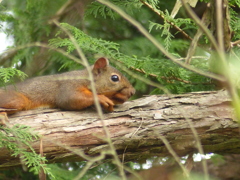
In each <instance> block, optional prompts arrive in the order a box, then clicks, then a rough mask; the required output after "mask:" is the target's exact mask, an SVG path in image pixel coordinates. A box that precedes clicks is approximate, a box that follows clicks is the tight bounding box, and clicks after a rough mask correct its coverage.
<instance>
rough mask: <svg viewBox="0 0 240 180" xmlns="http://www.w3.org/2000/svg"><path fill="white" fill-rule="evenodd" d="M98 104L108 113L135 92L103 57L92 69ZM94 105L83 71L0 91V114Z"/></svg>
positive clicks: (26, 82) (46, 77)
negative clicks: (44, 107) (41, 108)
mask: <svg viewBox="0 0 240 180" xmlns="http://www.w3.org/2000/svg"><path fill="white" fill-rule="evenodd" d="M91 69H92V74H93V78H94V83H95V87H96V91H97V97H98V100H99V103H100V104H101V105H102V107H103V108H104V109H105V110H107V111H110V112H111V111H113V106H114V105H115V104H122V103H124V102H125V101H126V100H128V99H129V98H130V97H131V96H132V95H133V94H134V93H135V89H134V88H133V86H132V85H131V84H130V83H129V81H128V80H127V78H126V77H124V76H123V75H122V74H121V73H120V72H119V71H118V70H117V69H115V68H113V67H112V66H110V65H109V61H108V59H106V58H103V57H102V58H99V59H98V60H96V62H95V63H94V65H92V66H91ZM93 104H94V96H93V93H92V90H91V87H90V80H88V72H87V70H86V69H84V70H78V71H70V72H65V73H62V74H55V75H48V76H40V77H35V78H31V79H27V80H26V81H23V82H19V83H16V84H15V85H9V86H6V87H4V88H1V89H0V112H2V113H5V115H6V114H13V113H15V112H17V111H23V110H29V109H34V108H37V107H41V106H47V107H50V108H60V109H63V110H82V109H85V108H87V107H89V106H91V105H93Z"/></svg>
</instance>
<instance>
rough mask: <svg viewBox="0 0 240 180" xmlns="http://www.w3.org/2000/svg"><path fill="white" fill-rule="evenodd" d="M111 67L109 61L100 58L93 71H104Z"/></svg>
mask: <svg viewBox="0 0 240 180" xmlns="http://www.w3.org/2000/svg"><path fill="white" fill-rule="evenodd" d="M108 65H109V61H108V59H107V58H104V57H101V58H99V59H98V60H97V61H96V62H95V63H94V65H93V69H95V70H97V69H103V68H105V67H107V66H108Z"/></svg>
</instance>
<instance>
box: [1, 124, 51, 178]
mask: <svg viewBox="0 0 240 180" xmlns="http://www.w3.org/2000/svg"><path fill="white" fill-rule="evenodd" d="M38 138H39V136H38V135H37V134H35V133H33V130H32V129H31V128H29V127H28V126H24V125H14V126H13V127H11V128H8V127H1V128H0V148H7V149H9V151H11V152H12V156H15V157H18V156H19V157H20V159H21V160H22V162H24V163H25V165H26V166H27V167H28V168H29V169H30V172H33V173H34V174H38V172H39V171H40V169H41V168H43V170H44V171H45V172H46V173H48V174H50V175H51V172H50V171H49V170H50V169H49V168H47V167H46V164H45V162H46V159H45V157H41V155H40V154H37V153H36V152H35V151H34V149H33V148H32V147H31V145H30V143H31V142H33V141H35V140H37V139H38Z"/></svg>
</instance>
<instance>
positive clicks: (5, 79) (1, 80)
mask: <svg viewBox="0 0 240 180" xmlns="http://www.w3.org/2000/svg"><path fill="white" fill-rule="evenodd" d="M26 76H27V75H26V74H25V73H23V72H22V71H20V70H17V69H15V68H0V85H4V84H6V83H9V82H11V80H12V79H13V78H16V77H17V78H20V79H21V80H23V79H25V78H26Z"/></svg>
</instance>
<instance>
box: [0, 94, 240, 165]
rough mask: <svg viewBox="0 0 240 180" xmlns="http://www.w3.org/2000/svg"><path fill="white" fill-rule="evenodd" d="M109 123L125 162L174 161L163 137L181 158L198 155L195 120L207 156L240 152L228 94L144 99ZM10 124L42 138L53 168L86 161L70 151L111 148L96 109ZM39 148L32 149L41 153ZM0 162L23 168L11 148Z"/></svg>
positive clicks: (24, 117)
mask: <svg viewBox="0 0 240 180" xmlns="http://www.w3.org/2000/svg"><path fill="white" fill-rule="evenodd" d="M104 118H105V119H104V122H105V124H106V125H107V127H108V130H109V132H110V135H111V139H112V140H113V143H114V146H115V148H116V150H117V152H118V154H119V157H120V158H121V157H122V156H123V154H124V159H125V161H129V160H142V159H146V158H148V157H150V156H153V155H154V156H168V155H169V151H168V149H167V148H166V146H165V145H164V143H163V142H162V140H161V138H160V135H162V136H164V137H165V138H166V139H167V140H168V141H169V143H170V145H171V146H172V148H173V149H174V151H175V152H176V153H177V154H178V155H179V156H183V155H187V154H188V153H192V152H196V153H197V152H198V149H197V148H196V139H195V138H194V136H193V133H192V131H191V129H190V126H189V123H188V122H189V121H188V120H190V121H192V124H193V127H194V128H195V129H196V131H197V133H198V136H199V138H200V140H201V144H202V147H203V149H204V152H205V153H220V154H239V153H240V139H239V125H238V123H237V122H236V121H235V120H234V110H233V108H232V107H231V99H230V98H229V96H228V94H227V92H226V91H217V92H215V91H214V92H197V93H188V94H182V95H171V96H167V95H163V96H149V97H144V98H141V99H137V100H134V101H130V102H127V103H125V104H123V105H121V106H119V107H117V108H115V111H114V112H113V113H105V114H104ZM9 121H10V126H11V125H14V124H24V125H27V126H30V127H33V128H34V129H35V131H36V132H38V133H39V134H41V135H42V142H43V144H42V145H43V151H44V154H45V156H46V157H47V159H48V162H49V163H52V162H64V161H71V160H76V161H79V160H83V158H82V157H80V156H78V155H76V154H74V153H73V152H71V151H69V150H68V148H71V149H72V150H76V149H78V150H83V151H84V152H85V153H86V154H87V155H91V156H93V155H96V154H98V153H99V152H101V151H103V150H105V149H107V148H108V145H107V143H106V142H105V140H104V138H105V133H104V131H103V128H102V122H101V120H100V119H99V116H98V114H97V113H96V111H95V110H94V109H93V108H90V109H87V110H84V111H80V112H73V111H60V110H57V109H45V110H31V111H24V112H19V113H16V114H14V115H12V116H10V117H9ZM39 144H40V142H39V141H37V142H35V143H33V144H32V145H33V147H34V148H35V149H36V150H37V151H39V146H40V145H39ZM66 147H68V148H66ZM0 162H1V165H0V168H4V167H9V166H16V165H19V164H20V162H19V160H18V158H15V157H11V152H9V151H8V150H7V149H1V153H0Z"/></svg>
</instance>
